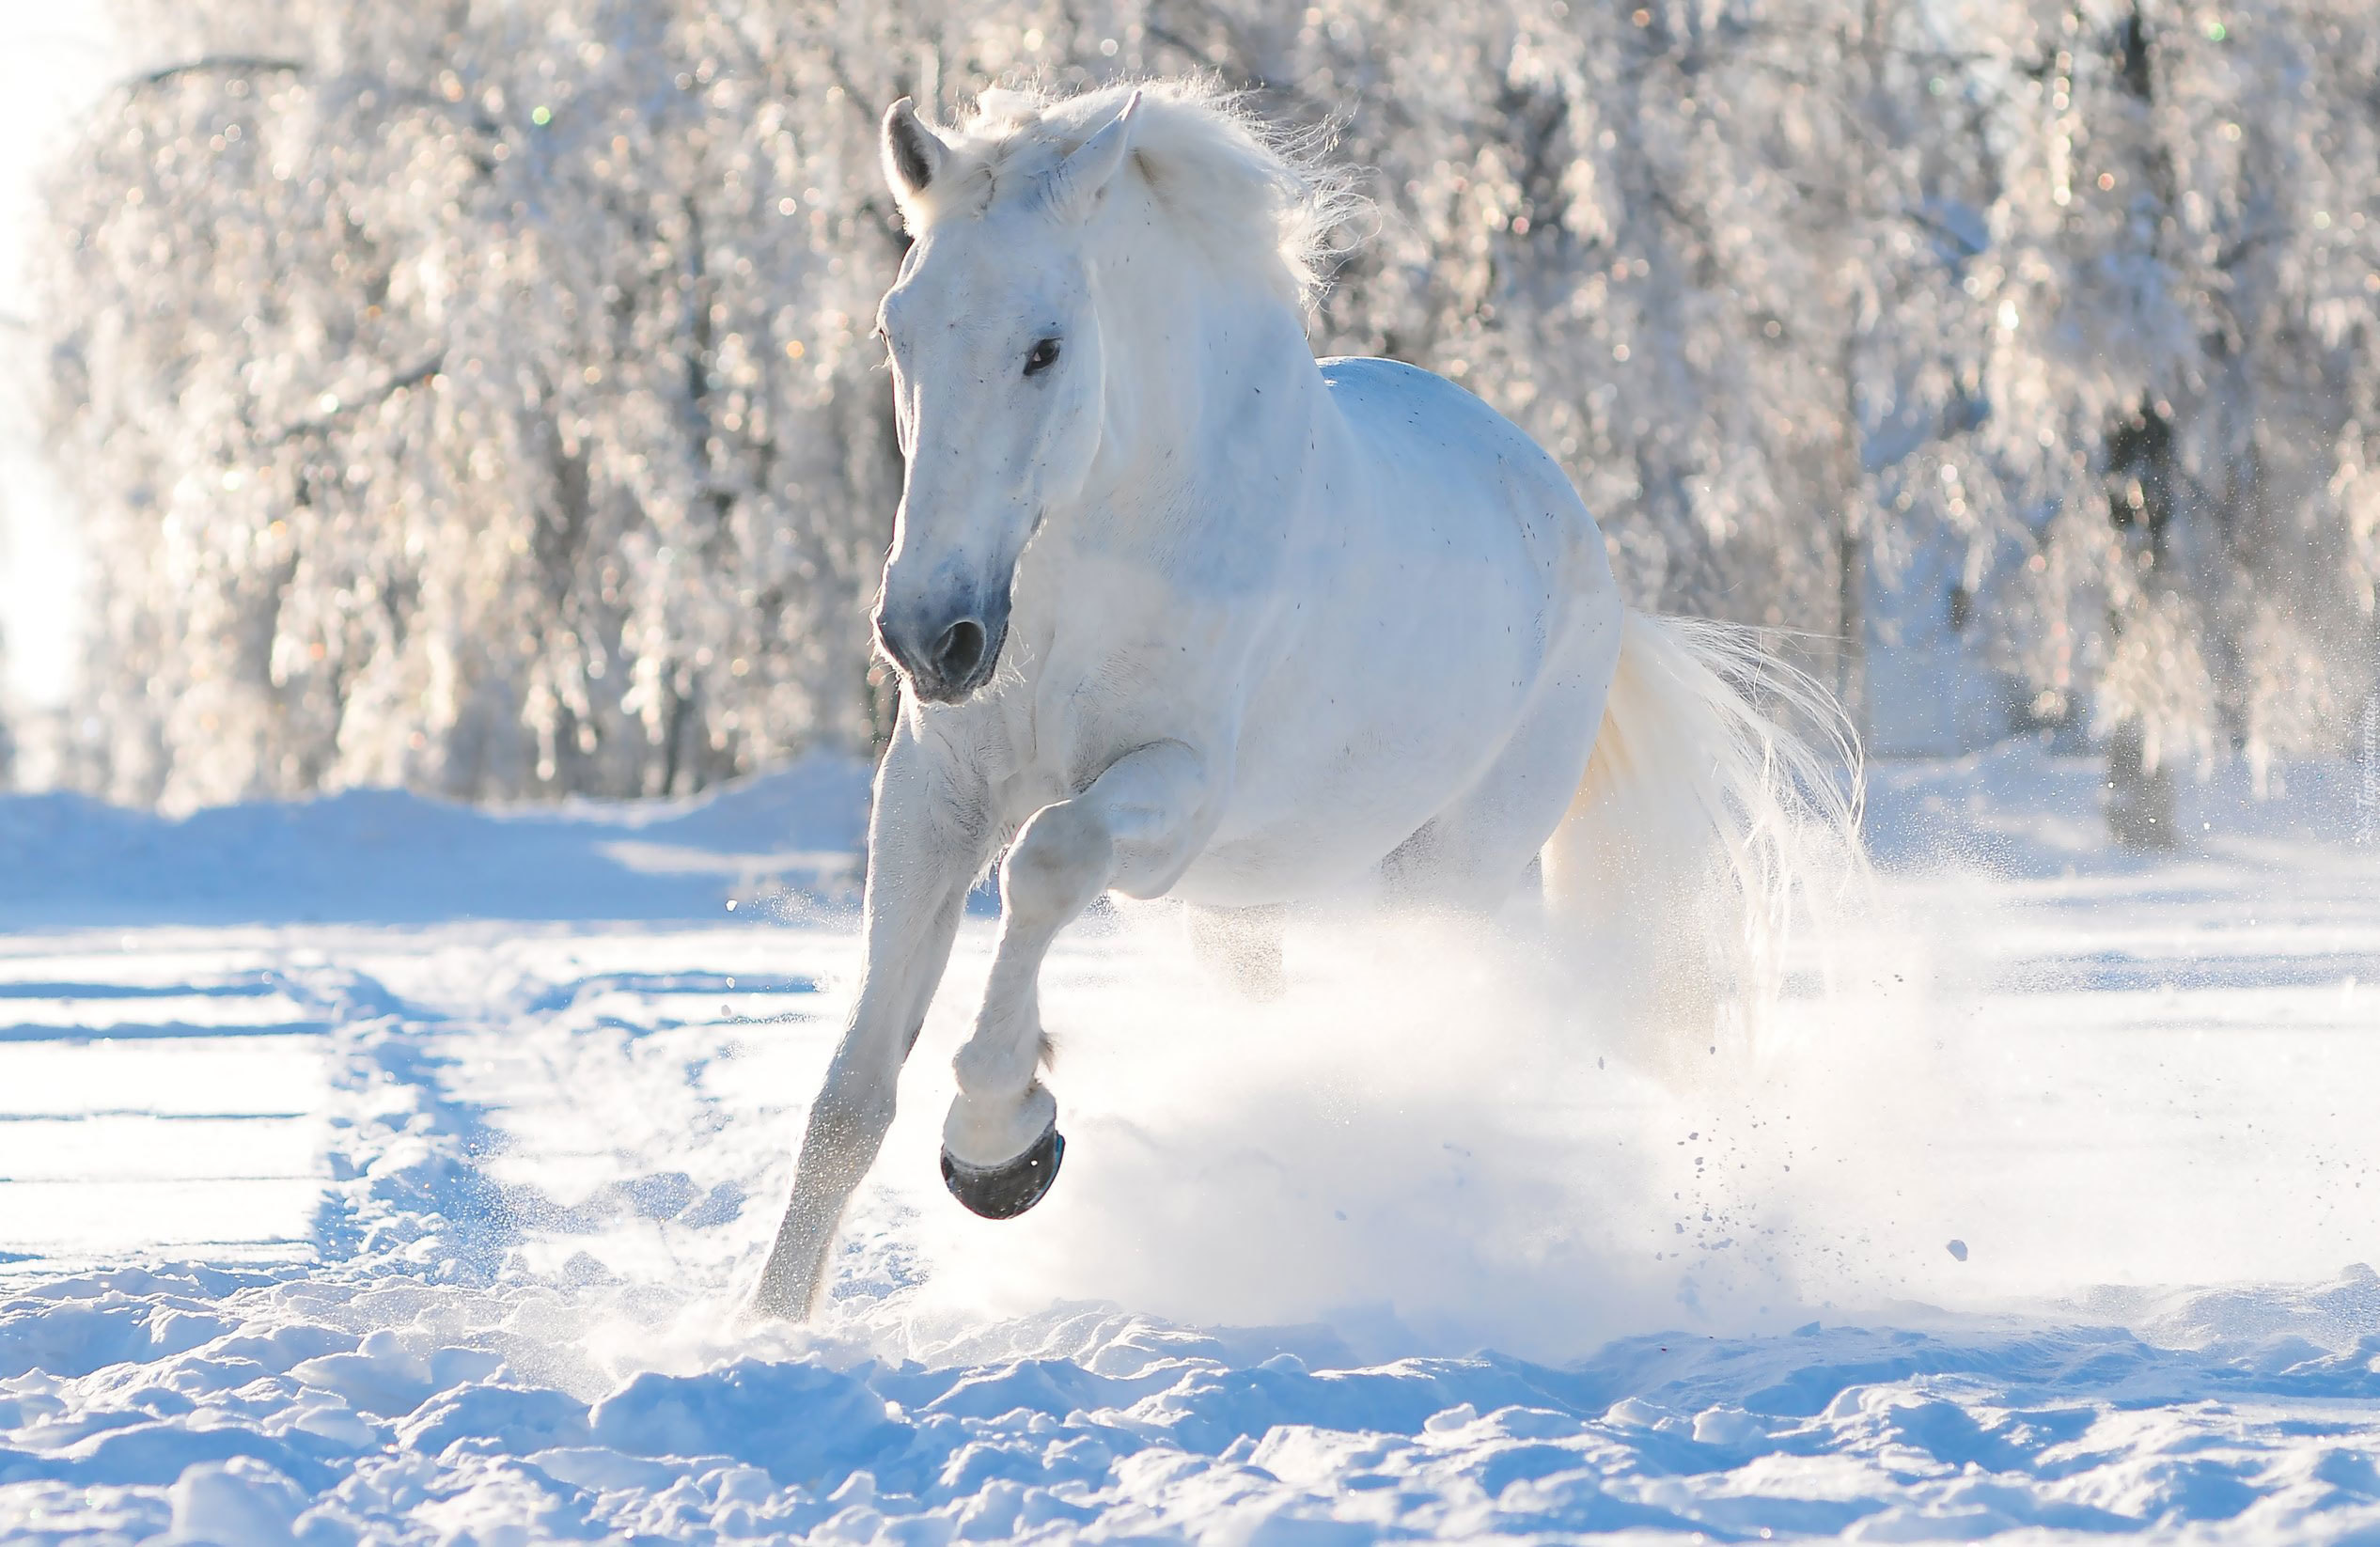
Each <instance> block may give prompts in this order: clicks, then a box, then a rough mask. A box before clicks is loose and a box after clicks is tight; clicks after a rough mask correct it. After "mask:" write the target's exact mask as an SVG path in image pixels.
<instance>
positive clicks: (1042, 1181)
mask: <svg viewBox="0 0 2380 1547" xmlns="http://www.w3.org/2000/svg"><path fill="white" fill-rule="evenodd" d="M1065 1158H1066V1137H1065V1135H1064V1134H1062V1133H1059V1132H1058V1131H1057V1124H1056V1123H1052V1124H1051V1125H1050V1127H1049V1131H1048V1132H1047V1133H1043V1134H1042V1135H1041V1137H1040V1138H1038V1139H1036V1140H1034V1141H1033V1147H1032V1148H1031V1149H1027V1150H1026V1151H1025V1153H1023V1154H1022V1155H1019V1156H1017V1157H1016V1159H1014V1160H1012V1161H1006V1162H1003V1163H1002V1164H998V1165H969V1164H967V1163H966V1162H965V1161H963V1160H957V1159H954V1158H952V1156H951V1153H950V1151H949V1150H947V1149H945V1150H944V1151H943V1152H942V1184H943V1185H944V1186H946V1187H947V1188H949V1189H950V1195H951V1196H952V1197H954V1198H957V1199H958V1200H959V1201H960V1202H961V1203H963V1204H965V1205H966V1206H967V1208H968V1209H969V1210H971V1211H974V1212H976V1213H979V1214H981V1215H982V1216H983V1217H984V1218H986V1219H1014V1218H1015V1217H1016V1216H1017V1215H1019V1214H1021V1213H1023V1212H1025V1211H1026V1210H1027V1209H1030V1208H1032V1207H1033V1205H1035V1204H1037V1203H1039V1202H1041V1197H1042V1195H1044V1194H1046V1193H1047V1192H1048V1191H1049V1190H1050V1183H1051V1182H1054V1181H1056V1180H1057V1163H1058V1162H1059V1161H1062V1160H1064V1159H1065Z"/></svg>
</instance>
